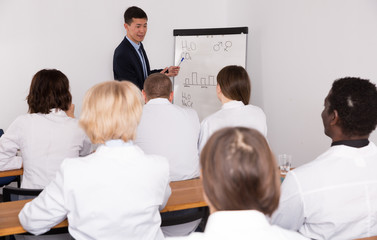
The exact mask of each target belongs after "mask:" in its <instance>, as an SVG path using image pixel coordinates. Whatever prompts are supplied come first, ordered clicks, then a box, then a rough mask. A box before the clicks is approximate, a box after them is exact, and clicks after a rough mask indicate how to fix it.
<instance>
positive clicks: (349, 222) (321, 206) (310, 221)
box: [272, 142, 377, 239]
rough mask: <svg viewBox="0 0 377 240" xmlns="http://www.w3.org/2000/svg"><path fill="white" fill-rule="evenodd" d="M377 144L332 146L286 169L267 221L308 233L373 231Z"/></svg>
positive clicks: (327, 235) (349, 235)
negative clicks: (273, 211) (292, 168)
mask: <svg viewBox="0 0 377 240" xmlns="http://www.w3.org/2000/svg"><path fill="white" fill-rule="evenodd" d="M376 172H377V147H376V145H375V144H374V143H372V142H370V143H369V145H367V146H365V147H362V148H354V147H349V146H344V145H338V146H333V147H331V148H330V149H329V150H327V151H326V152H325V153H323V154H322V155H320V156H319V157H318V158H317V159H315V160H314V161H312V162H311V163H308V164H306V165H304V166H301V167H299V168H296V169H294V170H293V171H290V172H289V173H288V174H287V177H286V178H285V180H284V182H283V184H282V189H281V198H280V205H279V209H278V210H277V211H276V212H275V213H274V214H273V216H272V222H273V223H274V224H277V225H280V226H282V227H284V228H287V229H292V230H298V231H299V232H301V233H302V234H303V235H304V236H306V237H309V238H314V239H355V238H364V237H369V236H375V235H377V217H376V216H377V173H376Z"/></svg>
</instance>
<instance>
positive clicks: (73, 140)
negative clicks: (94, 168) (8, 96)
mask: <svg viewBox="0 0 377 240" xmlns="http://www.w3.org/2000/svg"><path fill="white" fill-rule="evenodd" d="M91 148H92V144H91V142H90V140H89V138H88V137H87V136H86V134H85V133H84V131H83V130H82V129H81V128H80V127H79V125H78V121H77V119H73V118H71V117H68V116H67V114H66V113H65V112H64V111H62V110H55V109H52V110H51V113H49V114H40V113H33V114H25V115H22V116H19V117H17V118H16V120H15V121H14V122H13V123H12V124H11V125H10V126H9V127H8V129H7V130H6V131H5V134H4V135H3V136H2V137H1V138H0V171H5V170H10V169H18V168H21V166H23V168H24V174H23V179H22V184H21V187H23V188H34V189H39V188H44V187H45V186H46V185H47V184H48V183H49V182H50V181H51V180H52V179H54V177H55V173H56V172H57V170H58V169H59V166H60V164H61V163H62V161H63V159H64V158H71V157H78V156H85V155H87V154H89V153H90V151H91ZM18 150H20V153H21V156H18V155H17V151H18Z"/></svg>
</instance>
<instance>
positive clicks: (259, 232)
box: [168, 210, 308, 240]
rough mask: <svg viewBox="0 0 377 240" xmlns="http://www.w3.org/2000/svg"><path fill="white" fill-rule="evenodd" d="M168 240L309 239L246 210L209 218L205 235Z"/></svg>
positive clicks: (221, 212)
mask: <svg viewBox="0 0 377 240" xmlns="http://www.w3.org/2000/svg"><path fill="white" fill-rule="evenodd" d="M168 239H171V240H173V239H177V240H178V239H182V240H183V239H188V240H195V239H210V240H225V239H227V240H233V239H237V240H243V239H245V240H246V239H248V240H249V239H258V240H306V239H308V238H305V237H303V236H301V235H300V234H298V233H297V232H292V231H288V230H285V229H282V228H280V227H278V226H272V225H270V224H269V223H268V221H267V219H266V217H265V216H264V214H263V213H261V212H258V211H255V210H245V211H219V212H214V213H212V214H211V215H210V216H209V218H208V222H207V225H206V229H205V231H204V233H196V232H195V233H192V234H191V235H189V236H188V237H183V238H178V237H177V238H168Z"/></svg>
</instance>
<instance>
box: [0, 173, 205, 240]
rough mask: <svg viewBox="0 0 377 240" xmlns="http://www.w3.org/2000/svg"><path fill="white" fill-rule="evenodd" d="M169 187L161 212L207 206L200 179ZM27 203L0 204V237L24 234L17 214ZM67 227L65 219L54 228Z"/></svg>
mask: <svg viewBox="0 0 377 240" xmlns="http://www.w3.org/2000/svg"><path fill="white" fill-rule="evenodd" d="M170 187H171V189H172V194H171V196H170V198H169V200H168V202H167V204H166V206H165V208H164V209H163V210H162V211H161V212H168V211H177V210H183V209H189V208H196V207H204V206H207V203H206V202H205V201H204V198H203V194H202V191H203V186H202V183H201V180H200V179H192V180H186V181H178V182H171V183H170ZM29 201H31V200H30V199H29V200H21V201H15V202H6V203H0V236H7V235H12V234H19V233H24V232H26V231H25V230H24V229H23V228H22V226H21V224H20V222H19V221H18V213H19V212H20V211H21V209H22V208H23V206H24V205H25V204H26V203H27V202H29ZM67 226H68V221H67V219H66V220H64V221H63V222H61V223H59V224H58V225H56V226H55V227H54V228H59V227H67Z"/></svg>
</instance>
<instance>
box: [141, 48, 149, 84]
mask: <svg viewBox="0 0 377 240" xmlns="http://www.w3.org/2000/svg"><path fill="white" fill-rule="evenodd" d="M139 53H140V55H141V63H142V65H143V72H144V79H145V78H147V76H148V73H147V66H146V64H145V59H144V54H143V51H142V50H141V46H139Z"/></svg>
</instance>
